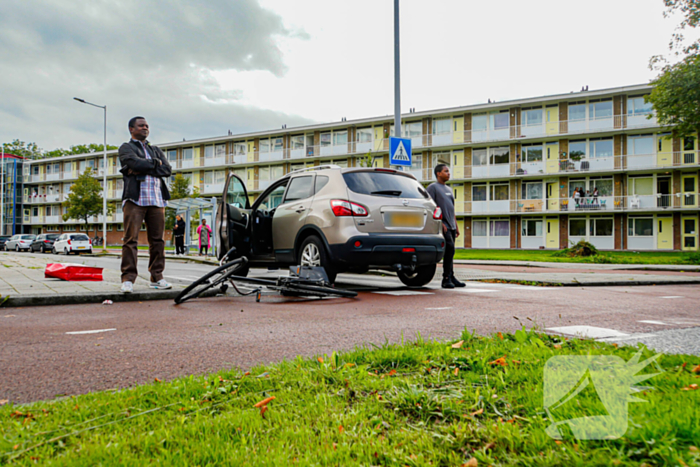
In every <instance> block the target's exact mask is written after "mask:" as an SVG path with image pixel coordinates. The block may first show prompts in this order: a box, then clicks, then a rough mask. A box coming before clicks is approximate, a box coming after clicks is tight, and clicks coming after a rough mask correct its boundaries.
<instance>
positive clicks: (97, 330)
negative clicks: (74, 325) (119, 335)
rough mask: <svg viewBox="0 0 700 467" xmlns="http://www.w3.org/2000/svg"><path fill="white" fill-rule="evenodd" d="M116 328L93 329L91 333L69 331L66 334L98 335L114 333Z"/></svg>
mask: <svg viewBox="0 0 700 467" xmlns="http://www.w3.org/2000/svg"><path fill="white" fill-rule="evenodd" d="M116 330H117V328H110V329H95V330H93V331H71V332H67V333H66V334H98V333H100V332H108V331H116Z"/></svg>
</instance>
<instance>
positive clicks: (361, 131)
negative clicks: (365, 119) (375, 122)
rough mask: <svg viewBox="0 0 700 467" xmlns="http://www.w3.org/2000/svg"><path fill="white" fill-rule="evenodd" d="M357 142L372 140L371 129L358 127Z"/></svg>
mask: <svg viewBox="0 0 700 467" xmlns="http://www.w3.org/2000/svg"><path fill="white" fill-rule="evenodd" d="M357 142H358V143H371V142H372V129H371V128H358V129H357Z"/></svg>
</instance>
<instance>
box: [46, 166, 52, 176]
mask: <svg viewBox="0 0 700 467" xmlns="http://www.w3.org/2000/svg"><path fill="white" fill-rule="evenodd" d="M51 168H52V167H51V164H46V173H47V174H50V173H51Z"/></svg>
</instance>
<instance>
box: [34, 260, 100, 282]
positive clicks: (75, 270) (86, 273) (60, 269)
mask: <svg viewBox="0 0 700 467" xmlns="http://www.w3.org/2000/svg"><path fill="white" fill-rule="evenodd" d="M44 278H53V279H61V280H64V281H93V282H101V281H102V268H96V267H92V266H85V265H82V264H75V263H49V264H47V265H46V269H45V270H44Z"/></svg>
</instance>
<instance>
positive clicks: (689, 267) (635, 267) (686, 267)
mask: <svg viewBox="0 0 700 467" xmlns="http://www.w3.org/2000/svg"><path fill="white" fill-rule="evenodd" d="M542 263H548V264H542ZM454 264H462V265H465V264H466V265H472V266H512V267H528V268H541V269H557V265H559V264H563V265H570V264H575V265H578V266H580V268H581V269H598V270H601V271H605V270H607V269H608V268H604V269H603V268H596V266H597V265H598V263H570V262H561V263H552V262H548V261H532V262H530V261H522V262H520V263H516V264H514V262H513V261H500V260H493V261H492V260H486V259H479V260H471V259H456V260H454ZM602 264H604V265H606V266H615V267H611V268H609V269H614V270H617V271H670V272H681V271H685V272H700V266H698V265H694V264H674V265H668V266H675V268H673V267H667V266H666V265H662V264H629V263H602ZM591 266H592V267H591ZM617 266H619V267H617ZM676 268H677V269H676ZM681 268H683V269H681ZM560 269H574V268H570V267H565V268H560Z"/></svg>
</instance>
